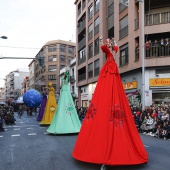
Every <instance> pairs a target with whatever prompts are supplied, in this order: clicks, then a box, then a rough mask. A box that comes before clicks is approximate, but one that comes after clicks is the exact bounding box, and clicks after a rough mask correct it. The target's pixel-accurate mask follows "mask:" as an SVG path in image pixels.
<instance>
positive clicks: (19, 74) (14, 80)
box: [5, 68, 29, 101]
mask: <svg viewBox="0 0 170 170" xmlns="http://www.w3.org/2000/svg"><path fill="white" fill-rule="evenodd" d="M28 76H29V70H28V69H22V68H19V69H17V70H15V71H12V72H10V73H9V74H8V75H6V76H5V98H6V99H5V100H6V101H8V100H16V99H17V98H18V97H19V96H20V95H21V93H22V83H23V80H24V78H25V77H28Z"/></svg>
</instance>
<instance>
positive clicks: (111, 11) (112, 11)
mask: <svg viewBox="0 0 170 170" xmlns="http://www.w3.org/2000/svg"><path fill="white" fill-rule="evenodd" d="M113 13H114V3H112V4H111V5H110V6H109V7H108V16H110V15H112V14H113Z"/></svg>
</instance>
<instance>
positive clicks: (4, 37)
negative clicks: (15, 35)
mask: <svg viewBox="0 0 170 170" xmlns="http://www.w3.org/2000/svg"><path fill="white" fill-rule="evenodd" d="M0 38H2V39H7V38H8V37H6V36H4V35H3V36H1V37H0Z"/></svg>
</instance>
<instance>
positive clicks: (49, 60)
mask: <svg viewBox="0 0 170 170" xmlns="http://www.w3.org/2000/svg"><path fill="white" fill-rule="evenodd" d="M53 61H57V56H56V55H52V56H49V57H48V62H53Z"/></svg>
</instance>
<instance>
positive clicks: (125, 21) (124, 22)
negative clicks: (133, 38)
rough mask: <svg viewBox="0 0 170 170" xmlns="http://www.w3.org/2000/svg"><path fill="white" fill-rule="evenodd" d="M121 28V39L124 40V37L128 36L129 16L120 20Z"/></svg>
mask: <svg viewBox="0 0 170 170" xmlns="http://www.w3.org/2000/svg"><path fill="white" fill-rule="evenodd" d="M119 27H120V31H119V38H120V39H122V38H123V37H125V36H127V35H128V15H127V16H125V17H124V18H123V19H121V20H120V22H119Z"/></svg>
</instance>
